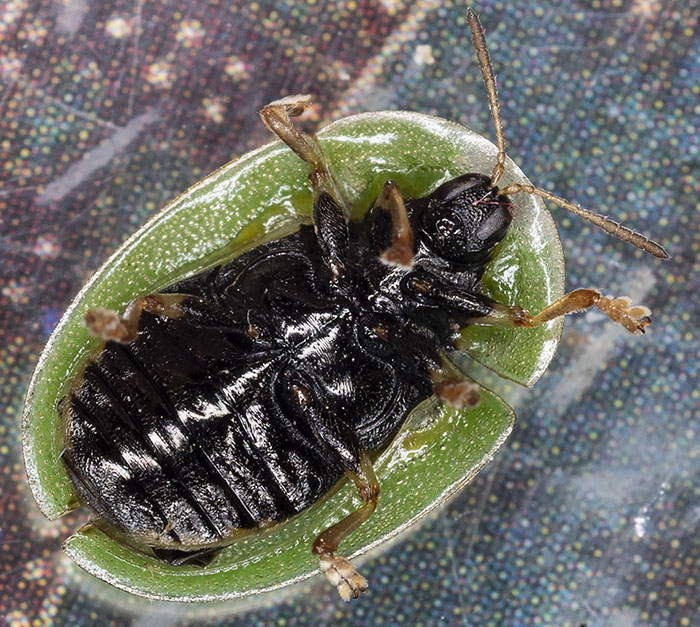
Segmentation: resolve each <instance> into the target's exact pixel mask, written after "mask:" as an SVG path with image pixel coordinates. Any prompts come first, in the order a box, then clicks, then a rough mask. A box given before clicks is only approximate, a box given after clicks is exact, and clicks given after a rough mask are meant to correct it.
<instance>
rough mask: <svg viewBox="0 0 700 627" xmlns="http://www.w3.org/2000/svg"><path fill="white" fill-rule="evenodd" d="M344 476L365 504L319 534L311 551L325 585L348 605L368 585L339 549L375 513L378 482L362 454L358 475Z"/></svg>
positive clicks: (368, 462)
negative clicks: (318, 562) (322, 575)
mask: <svg viewBox="0 0 700 627" xmlns="http://www.w3.org/2000/svg"><path fill="white" fill-rule="evenodd" d="M345 472H346V474H347V475H348V476H349V477H350V478H351V479H352V480H353V481H354V483H355V486H356V487H357V492H358V494H359V495H360V498H361V499H362V500H363V501H364V502H365V504H364V505H363V506H362V507H360V508H359V509H356V510H355V511H354V512H352V513H350V514H349V515H348V516H346V517H345V518H343V519H342V520H341V521H340V522H337V523H336V524H335V525H333V526H332V527H329V528H328V529H326V530H325V531H323V532H321V533H320V534H319V535H318V536H317V537H316V539H315V540H314V543H313V548H312V551H313V553H314V554H315V555H318V557H319V560H320V562H321V572H323V573H325V575H326V577H327V578H328V581H330V582H331V583H332V584H333V585H334V586H336V588H337V589H338V594H340V596H341V597H342V599H343V601H349V600H350V598H355V599H357V598H358V597H359V596H360V594H361V593H362V592H364V591H365V590H367V587H368V584H367V580H366V579H365V578H364V577H363V576H362V575H360V573H358V572H357V570H355V567H354V566H353V565H352V564H351V563H350V562H349V561H348V560H347V559H345V558H344V557H341V556H340V555H338V554H337V550H338V546H339V545H340V543H341V542H342V541H343V540H344V539H345V538H346V537H347V536H349V535H350V534H351V533H352V532H353V531H355V529H357V528H358V527H359V526H360V525H361V524H362V523H364V522H365V521H366V520H367V519H368V518H369V517H370V516H371V515H372V513H373V512H374V510H375V509H376V507H377V499H378V497H379V482H378V481H377V477H376V476H375V474H374V469H373V468H372V462H371V461H370V459H369V457H368V456H367V453H365V452H364V451H362V452H361V453H360V468H359V472H357V473H355V472H352V471H350V470H347V469H346V471H345Z"/></svg>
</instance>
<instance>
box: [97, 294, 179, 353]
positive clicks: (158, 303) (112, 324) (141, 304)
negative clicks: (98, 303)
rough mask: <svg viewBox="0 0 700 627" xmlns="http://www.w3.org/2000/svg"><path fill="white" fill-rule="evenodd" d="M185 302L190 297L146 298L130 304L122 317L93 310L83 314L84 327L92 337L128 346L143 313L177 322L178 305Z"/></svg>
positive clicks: (165, 296)
mask: <svg viewBox="0 0 700 627" xmlns="http://www.w3.org/2000/svg"><path fill="white" fill-rule="evenodd" d="M186 298H191V297H190V296H189V295H187V294H148V295H147V296H142V297H141V298H135V299H134V300H132V301H131V302H130V303H129V304H128V305H127V307H126V310H125V311H124V315H123V316H120V315H119V314H118V313H117V312H116V311H112V310H110V309H104V308H102V307H95V308H94V309H89V310H88V311H87V313H86V314H85V325H86V326H87V328H88V331H89V332H90V334H91V335H93V336H94V337H101V338H102V339H103V340H105V341H107V340H112V341H114V342H120V343H121V344H130V343H131V342H133V341H134V340H135V339H136V336H137V334H138V330H139V319H140V318H141V312H142V311H148V312H149V313H152V314H156V315H163V316H168V317H170V318H179V317H180V316H182V315H183V314H184V311H183V309H182V307H181V305H182V302H183V301H184V300H185V299H186Z"/></svg>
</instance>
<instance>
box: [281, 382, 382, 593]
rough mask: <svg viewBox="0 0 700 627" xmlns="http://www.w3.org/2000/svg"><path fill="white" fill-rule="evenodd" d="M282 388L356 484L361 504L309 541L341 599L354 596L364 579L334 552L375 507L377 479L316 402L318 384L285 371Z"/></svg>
mask: <svg viewBox="0 0 700 627" xmlns="http://www.w3.org/2000/svg"><path fill="white" fill-rule="evenodd" d="M282 376H283V377H284V378H286V380H287V381H286V387H287V388H288V391H289V392H290V393H291V397H292V399H293V400H294V404H295V405H296V408H295V409H296V412H298V418H299V419H303V420H305V421H306V423H307V424H308V425H309V427H310V428H311V431H312V432H313V434H314V438H315V439H316V440H317V441H318V443H319V444H321V445H322V446H323V448H324V449H325V451H326V452H327V453H328V454H330V456H331V457H332V458H333V459H335V461H336V463H338V464H340V466H341V467H342V468H343V470H344V472H345V474H346V475H347V476H348V477H349V478H350V479H352V481H353V482H354V483H355V486H356V487H357V491H358V493H359V495H360V498H361V499H362V500H363V501H364V505H363V506H362V507H360V508H359V509H357V510H355V511H354V512H352V513H350V514H349V515H348V516H346V517H345V518H343V519H342V520H341V521H339V522H337V523H336V524H335V525H333V526H332V527H329V528H328V529H326V530H325V531H323V532H321V533H320V534H319V535H318V536H317V537H316V539H315V540H314V542H313V545H312V549H311V550H312V552H313V553H314V555H318V557H319V560H320V566H321V572H323V573H325V575H326V577H327V578H328V581H330V582H331V583H332V584H333V585H334V586H336V588H337V589H338V593H339V594H340V596H341V597H342V598H343V600H345V601H349V600H350V598H351V597H352V598H357V597H359V596H360V594H361V593H362V592H364V591H365V590H366V589H367V580H366V579H365V578H364V577H363V576H362V575H360V573H358V572H357V571H356V570H355V567H354V566H353V565H352V564H351V563H350V562H349V561H348V560H347V559H345V558H344V557H341V556H340V555H338V553H337V551H338V546H339V545H340V543H341V542H342V541H343V540H344V539H345V538H347V537H348V536H349V535H350V534H351V533H352V532H353V531H354V530H355V529H357V528H358V527H359V526H360V525H361V524H362V523H364V522H365V521H366V520H367V519H368V518H369V517H370V516H371V515H372V512H374V510H375V509H376V507H377V499H378V497H379V482H378V481H377V477H376V476H375V474H374V469H373V468H372V462H371V461H370V459H369V457H368V455H367V453H366V452H365V451H364V450H362V449H361V448H360V445H359V442H358V441H357V437H356V436H355V434H354V432H353V431H351V430H350V429H349V428H348V427H347V426H346V425H345V423H343V422H342V421H341V420H339V419H338V418H337V417H336V416H335V415H334V413H333V410H332V409H331V408H330V407H329V406H328V404H327V403H321V402H319V401H318V398H319V396H320V394H319V392H320V390H319V389H318V387H319V386H318V384H317V382H316V381H314V380H313V379H312V378H311V377H308V376H305V375H304V374H302V373H299V372H289V371H288V372H286V373H283V375H282Z"/></svg>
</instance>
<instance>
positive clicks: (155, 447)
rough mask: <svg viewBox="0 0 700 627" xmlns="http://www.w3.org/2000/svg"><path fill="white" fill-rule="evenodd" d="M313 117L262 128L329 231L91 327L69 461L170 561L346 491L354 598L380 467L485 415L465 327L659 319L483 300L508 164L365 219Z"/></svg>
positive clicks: (394, 195) (346, 591) (293, 107)
mask: <svg viewBox="0 0 700 627" xmlns="http://www.w3.org/2000/svg"><path fill="white" fill-rule="evenodd" d="M471 19H476V18H475V16H474V14H473V13H470V20H471ZM470 24H471V22H470ZM477 24H478V22H477ZM474 28H475V27H474V25H473V24H472V29H473V30H474ZM479 29H480V27H479ZM476 36H477V33H475V39H476ZM482 37H483V33H482ZM477 49H479V46H478V43H477ZM480 60H481V57H480ZM483 66H484V61H483V60H482V68H483ZM487 86H488V81H487ZM494 93H495V92H494ZM307 105H308V97H303V96H295V97H290V98H286V99H283V100H280V101H277V102H274V103H271V104H270V105H268V106H267V107H265V108H264V109H263V110H262V111H261V116H262V118H263V121H264V122H265V124H266V125H267V126H268V128H270V129H271V130H272V131H273V132H274V133H276V134H277V135H278V136H279V137H280V138H281V139H282V140H283V141H284V142H285V143H287V144H288V145H289V147H290V148H291V149H292V150H294V152H295V153H297V154H298V155H299V156H300V157H301V158H302V159H303V160H304V161H305V162H306V163H308V164H309V165H310V166H311V173H310V175H309V178H310V181H311V185H312V187H313V190H314V206H313V222H314V224H313V227H310V226H302V227H301V228H300V229H299V230H298V231H297V232H295V233H293V234H291V235H289V236H287V237H285V238H282V239H279V240H275V241H273V242H269V243H267V244H264V245H262V246H259V247H257V248H255V249H253V250H250V251H248V252H246V253H244V254H242V255H241V256H239V257H237V258H236V259H234V260H233V261H231V262H230V263H228V264H226V265H223V266H220V267H217V268H215V269H213V270H208V271H206V272H204V273H201V274H198V275H196V276H193V277H191V278H189V279H187V280H184V281H182V282H180V283H177V284H175V285H173V286H171V287H170V288H168V289H167V290H165V291H164V292H163V293H160V294H150V295H148V296H145V297H142V298H137V299H135V300H134V301H132V303H131V304H130V305H129V307H128V308H127V310H126V312H125V313H124V314H123V315H118V314H116V313H114V312H110V311H106V310H102V309H94V310H91V311H90V312H88V316H87V322H88V327H89V328H90V330H91V332H93V333H94V334H96V335H99V336H101V337H102V338H103V339H104V340H105V341H106V344H105V346H104V348H103V350H101V352H100V353H99V354H98V355H96V357H95V359H94V360H93V361H91V362H90V363H89V364H88V365H87V367H86V368H85V370H84V372H83V374H82V375H81V377H80V378H79V379H78V380H77V381H76V382H75V384H74V385H73V387H72V389H71V391H70V393H69V395H68V397H67V398H66V399H65V402H64V403H63V405H62V408H61V411H62V416H63V420H64V428H65V433H64V442H65V454H64V455H63V459H64V461H65V464H66V467H67V469H68V472H69V474H70V476H71V478H72V479H73V481H74V483H75V485H76V488H77V489H78V492H79V493H80V495H81V497H82V499H83V500H84V501H85V502H86V503H87V504H89V505H90V506H91V507H92V508H93V509H94V510H95V511H96V512H97V514H98V515H99V516H100V517H101V518H102V519H103V520H105V521H106V522H108V523H109V524H111V525H113V526H114V527H115V528H116V529H117V530H119V532H120V533H123V534H126V535H127V536H129V537H131V538H133V539H135V540H137V541H139V542H141V543H142V544H145V545H147V546H149V547H151V548H153V549H154V550H155V551H156V554H157V555H159V556H160V557H161V558H163V559H167V560H168V561H171V562H180V561H184V560H186V558H187V557H192V556H195V557H202V555H203V554H204V553H207V552H211V550H212V549H217V548H219V547H222V546H226V545H227V544H230V543H231V542H232V541H234V540H235V539H237V538H238V537H240V535H241V531H242V530H243V531H245V530H252V529H257V528H261V527H266V526H269V525H270V524H274V523H275V522H277V521H281V520H285V519H287V518H289V517H290V516H293V515H295V514H297V513H299V512H301V511H303V510H305V509H306V508H307V507H309V506H310V505H311V504H313V503H315V502H317V501H318V500H319V499H320V498H322V497H323V495H325V494H326V493H327V492H328V491H329V490H331V489H332V487H333V486H334V485H335V484H336V483H337V482H338V481H339V480H340V479H341V478H343V477H347V478H349V479H351V480H352V481H353V483H354V484H355V486H356V487H357V490H358V494H359V496H360V497H361V499H362V502H363V505H362V506H361V507H360V508H359V509H357V510H355V511H354V512H352V513H350V514H349V515H348V516H346V517H345V518H343V519H342V520H340V521H339V522H338V523H337V524H335V525H333V526H332V527H330V528H329V529H326V530H325V531H323V532H322V533H321V534H320V535H318V537H317V538H316V539H315V541H314V543H313V546H312V550H313V552H314V553H315V554H316V555H318V557H319V560H320V566H321V569H322V570H323V571H324V572H325V573H326V575H327V577H328V579H329V580H330V581H331V582H332V583H333V584H334V585H335V586H336V587H337V589H338V591H339V593H340V595H341V596H342V597H343V598H344V599H346V600H347V599H349V598H351V597H353V596H354V597H357V596H359V594H360V593H361V592H362V591H363V590H364V589H366V587H367V582H366V581H365V579H364V578H363V577H362V576H361V575H359V573H357V572H356V571H355V569H354V568H353V567H352V565H351V564H350V563H349V562H348V561H347V560H345V559H344V558H342V557H341V556H340V555H338V547H339V544H340V543H341V541H342V540H343V539H344V538H346V537H347V536H348V535H349V534H350V533H352V531H353V530H354V529H356V528H357V527H358V526H359V525H361V524H363V523H364V522H365V521H366V520H367V519H368V518H369V517H370V516H371V514H372V512H373V511H374V510H375V508H376V507H377V503H378V496H379V487H380V486H379V484H378V482H377V480H376V477H375V475H374V471H373V469H372V463H371V455H370V454H372V453H375V452H376V451H378V450H381V449H382V448H384V447H386V446H387V445H388V443H389V442H390V441H391V439H392V438H393V437H394V435H395V434H396V432H397V430H398V429H399V428H400V426H401V425H402V424H403V422H404V421H405V419H406V417H407V416H408V414H409V413H410V411H411V410H412V408H414V407H415V406H416V405H417V404H418V403H419V402H421V401H422V400H424V399H425V398H427V397H429V396H430V395H431V394H437V396H438V397H439V398H441V399H442V400H443V401H444V402H446V403H449V404H451V405H453V406H455V407H464V406H467V405H473V404H475V403H477V402H478V393H477V390H478V388H477V386H476V385H475V384H473V382H471V381H470V380H467V379H465V378H464V377H463V375H461V374H459V372H458V370H457V369H456V368H455V367H454V366H453V364H452V362H451V354H452V352H453V351H454V349H455V347H456V341H457V339H458V337H459V331H460V329H462V328H463V327H464V326H466V325H468V324H482V325H499V326H520V327H532V326H538V325H541V324H545V323H547V322H548V321H550V320H552V319H554V318H557V317H559V316H562V315H565V314H567V313H570V312H573V311H578V310H580V309H584V308H587V307H590V306H592V305H596V306H597V307H598V308H599V309H600V310H601V311H604V312H605V313H607V314H608V315H609V317H610V318H611V319H613V320H615V321H616V322H619V323H621V324H623V325H624V326H625V327H626V328H627V329H628V330H630V331H632V332H640V331H643V329H644V327H645V326H646V325H647V324H648V323H649V311H648V310H647V309H646V308H644V307H632V306H630V303H629V301H628V300H626V299H613V298H610V297H603V296H602V295H601V294H600V292H598V291H597V290H592V289H581V290H576V291H574V292H572V293H570V294H567V295H565V296H564V297H563V298H562V299H560V300H558V301H556V302H555V303H553V304H552V305H550V306H549V307H547V308H545V309H544V310H542V311H541V312H539V313H537V314H536V315H534V316H531V315H530V314H528V313H527V312H526V311H524V310H523V309H522V308H521V307H519V306H518V305H517V304H507V303H498V302H495V301H493V300H492V299H490V298H489V297H487V296H485V295H484V294H482V293H481V291H480V279H481V276H482V273H483V271H484V268H485V266H486V264H487V262H488V260H489V256H490V255H491V253H492V252H493V250H494V248H495V247H496V246H497V245H498V243H499V242H500V241H501V239H502V238H503V237H504V235H505V234H506V232H507V229H508V227H509V225H510V223H511V219H512V212H511V207H512V205H511V202H510V200H509V198H508V194H511V193H516V192H518V191H530V190H527V189H525V188H524V186H515V187H514V186H513V184H511V185H509V186H507V187H506V188H503V189H502V190H500V191H499V189H498V188H497V186H496V185H497V182H498V179H499V178H500V169H499V168H500V167H502V164H503V162H504V159H505V152H504V151H503V150H500V151H499V157H498V164H497V166H496V168H495V169H494V173H493V176H491V177H488V176H485V175H482V174H467V175H463V176H461V177H458V178H456V179H453V180H451V181H448V182H447V183H444V184H443V185H441V186H440V187H438V188H437V189H436V190H434V191H433V192H432V193H430V194H429V195H427V196H425V197H423V198H417V199H408V200H404V199H403V197H402V195H401V192H400V190H399V188H398V186H397V185H396V184H395V183H393V182H391V181H387V182H386V183H385V185H384V187H383V189H382V192H381V193H380V195H379V197H378V198H377V199H376V201H375V203H374V205H373V207H372V209H371V210H370V212H369V214H368V216H367V217H366V218H365V219H364V220H363V221H361V222H358V223H349V222H348V220H347V218H346V216H348V215H349V214H350V209H351V207H350V206H349V203H348V202H347V201H346V200H345V199H344V198H343V195H342V193H341V191H340V190H341V187H340V186H339V185H338V182H337V181H336V180H335V179H334V177H333V173H332V169H331V167H330V165H329V163H328V162H327V160H326V157H325V155H324V153H323V150H322V148H321V146H320V144H319V143H318V141H317V140H316V138H315V137H313V136H309V135H305V134H303V133H300V132H299V131H298V130H297V129H296V128H295V127H294V125H293V124H292V121H291V117H293V116H296V115H299V114H300V113H301V112H303V110H304V109H305V108H306V106H307ZM492 109H493V106H492ZM497 128H500V126H499V125H497ZM499 148H501V143H499ZM501 152H502V153H503V158H501V156H500V153H501ZM533 189H536V188H533ZM504 191H505V192H506V193H504ZM539 191H542V190H537V191H536V192H531V193H537V192H539ZM555 198H556V197H555ZM555 202H556V200H555ZM639 237H640V238H641V236H639ZM629 239H632V238H629ZM642 239H644V240H645V241H646V242H649V240H646V238H642ZM639 241H641V240H639ZM633 243H634V242H633ZM652 244H653V243H652ZM642 247H643V246H642Z"/></svg>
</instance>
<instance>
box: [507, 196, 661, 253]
mask: <svg viewBox="0 0 700 627" xmlns="http://www.w3.org/2000/svg"><path fill="white" fill-rule="evenodd" d="M517 192H524V193H526V194H534V195H535V196H540V197H542V198H544V199H546V200H549V201H551V202H553V203H554V204H555V205H559V206H560V207H563V208H564V209H566V210H568V211H571V213H575V214H576V215H577V216H580V217H581V218H583V219H584V220H588V221H589V222H592V223H593V224H595V225H596V226H599V227H600V228H601V229H603V230H604V231H605V232H606V233H610V235H614V236H615V237H617V238H618V239H621V240H622V241H623V242H629V243H630V244H632V245H633V246H636V247H637V248H639V249H640V250H643V251H644V252H647V253H649V254H650V255H654V257H658V258H659V259H668V258H669V255H668V253H667V252H666V251H665V250H664V248H663V246H661V245H660V244H657V243H656V242H655V241H653V240H650V239H649V238H648V237H645V236H644V235H642V234H641V233H637V231H633V230H632V229H629V228H627V227H626V226H623V225H622V224H620V223H618V222H615V221H614V220H611V219H610V218H607V217H605V216H603V215H600V214H599V213H593V212H592V211H588V209H584V208H583V207H579V206H578V205H575V204H574V203H572V202H569V201H568V200H564V199H563V198H560V197H559V196H556V195H554V194H552V192H548V191H547V190H545V189H540V188H539V187H535V186H534V185H521V184H520V183H511V184H510V185H506V186H505V187H503V188H501V189H500V190H498V193H499V194H505V195H506V196H507V195H509V194H515V193H517Z"/></svg>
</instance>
